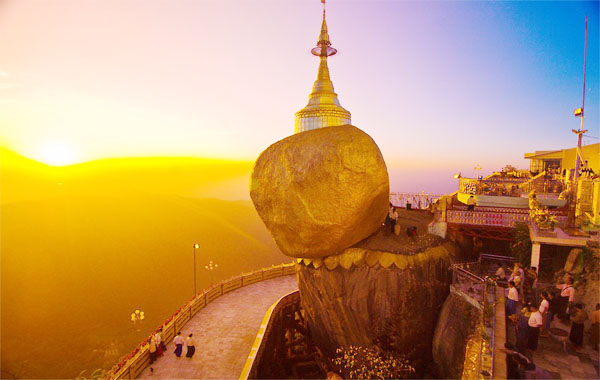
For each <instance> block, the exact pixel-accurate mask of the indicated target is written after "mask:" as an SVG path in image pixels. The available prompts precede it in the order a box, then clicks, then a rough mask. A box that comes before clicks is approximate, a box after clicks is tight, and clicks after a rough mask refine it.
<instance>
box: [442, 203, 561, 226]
mask: <svg viewBox="0 0 600 380" xmlns="http://www.w3.org/2000/svg"><path fill="white" fill-rule="evenodd" d="M488 209H502V211H487V210H488ZM550 214H551V215H554V216H556V219H557V221H558V225H559V226H563V225H564V224H565V223H566V221H567V215H566V214H565V213H564V212H560V211H554V210H550ZM446 221H447V222H448V223H454V224H471V225H478V226H491V227H506V228H513V227H514V226H515V224H517V223H528V222H529V221H530V218H529V210H528V209H510V208H501V207H477V208H476V209H475V210H461V209H457V210H455V209H452V210H447V211H446Z"/></svg>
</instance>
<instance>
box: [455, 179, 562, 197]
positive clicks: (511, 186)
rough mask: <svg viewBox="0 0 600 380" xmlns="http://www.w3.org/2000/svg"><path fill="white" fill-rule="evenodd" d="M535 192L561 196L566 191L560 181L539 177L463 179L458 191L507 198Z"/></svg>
mask: <svg viewBox="0 0 600 380" xmlns="http://www.w3.org/2000/svg"><path fill="white" fill-rule="evenodd" d="M532 190H535V191H536V192H537V193H538V194H543V193H550V194H560V193H561V192H562V191H563V190H564V186H563V182H562V181H561V180H559V179H545V178H544V177H543V176H537V177H535V178H532V179H530V180H528V181H526V180H525V179H519V178H516V179H514V178H511V179H502V178H498V179H472V178H461V179H460V181H459V185H458V191H459V192H461V193H464V194H473V195H493V196H505V197H521V196H522V195H523V194H529V192H531V191H532Z"/></svg>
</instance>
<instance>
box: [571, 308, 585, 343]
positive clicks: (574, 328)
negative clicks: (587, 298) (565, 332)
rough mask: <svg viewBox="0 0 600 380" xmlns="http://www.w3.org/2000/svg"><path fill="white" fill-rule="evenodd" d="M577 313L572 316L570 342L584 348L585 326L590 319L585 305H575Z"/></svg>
mask: <svg viewBox="0 0 600 380" xmlns="http://www.w3.org/2000/svg"><path fill="white" fill-rule="evenodd" d="M574 309H575V313H573V315H572V316H571V332H570V333H569V340H570V341H571V342H573V344H574V345H575V346H576V347H577V348H581V346H583V324H584V322H585V321H586V320H587V319H588V316H587V313H586V312H585V310H583V305H582V304H580V303H578V304H577V305H575V308H574Z"/></svg>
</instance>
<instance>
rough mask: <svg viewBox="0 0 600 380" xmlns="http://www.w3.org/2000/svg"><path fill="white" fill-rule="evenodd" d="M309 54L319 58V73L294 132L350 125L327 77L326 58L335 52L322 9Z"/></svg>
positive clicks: (296, 121)
mask: <svg viewBox="0 0 600 380" xmlns="http://www.w3.org/2000/svg"><path fill="white" fill-rule="evenodd" d="M322 2H323V3H325V2H324V1H322ZM311 53H312V54H313V55H316V56H318V57H320V61H321V62H320V63H319V72H318V73H317V80H316V81H315V84H314V85H313V89H312V92H311V93H310V95H309V96H308V105H307V106H306V107H304V108H302V109H301V110H300V111H298V112H296V120H295V123H294V124H295V128H294V132H295V133H299V132H304V131H309V130H311V129H317V128H323V127H333V126H337V125H345V124H352V122H351V120H350V112H348V111H347V110H346V109H344V108H343V107H342V106H341V105H340V101H339V100H338V98H337V94H336V93H335V92H334V90H333V83H332V82H331V78H330V77H329V68H328V67H327V57H328V56H331V55H334V54H335V53H337V50H336V49H334V48H332V47H331V42H330V41H329V34H328V33H327V23H326V22H325V9H323V23H322V24H321V34H320V35H319V41H318V42H317V47H315V48H313V49H312V50H311Z"/></svg>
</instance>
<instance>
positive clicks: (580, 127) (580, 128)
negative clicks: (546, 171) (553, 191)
mask: <svg viewBox="0 0 600 380" xmlns="http://www.w3.org/2000/svg"><path fill="white" fill-rule="evenodd" d="M586 64H587V16H585V47H584V53H583V96H582V101H581V115H580V118H581V124H580V125H579V131H576V132H575V131H574V132H575V133H576V134H577V154H576V161H575V183H577V180H578V179H579V167H580V165H581V157H580V154H581V139H582V135H583V133H584V132H585V131H584V130H583V114H584V113H585V69H586Z"/></svg>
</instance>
